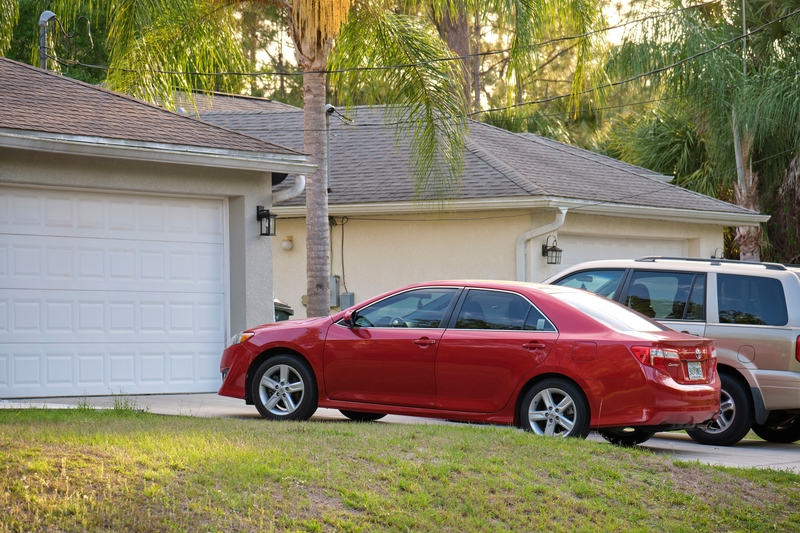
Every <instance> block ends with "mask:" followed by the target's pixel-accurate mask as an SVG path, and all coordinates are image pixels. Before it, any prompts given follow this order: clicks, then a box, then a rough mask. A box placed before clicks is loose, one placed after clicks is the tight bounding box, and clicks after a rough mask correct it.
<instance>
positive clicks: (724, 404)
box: [686, 374, 754, 446]
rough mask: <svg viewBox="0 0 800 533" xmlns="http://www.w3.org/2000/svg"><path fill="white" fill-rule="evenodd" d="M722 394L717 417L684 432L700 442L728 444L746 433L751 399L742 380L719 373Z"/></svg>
mask: <svg viewBox="0 0 800 533" xmlns="http://www.w3.org/2000/svg"><path fill="white" fill-rule="evenodd" d="M720 378H721V380H722V395H721V398H720V406H719V411H720V412H719V418H718V419H717V421H716V422H712V423H710V424H709V425H708V427H706V428H702V429H701V428H697V429H693V430H690V431H687V432H686V433H688V434H689V436H690V437H691V438H692V440H693V441H695V442H699V443H700V444H711V445H715V446H730V445H732V444H736V443H737V442H739V441H740V440H742V439H743V438H744V436H745V435H747V432H748V431H750V428H751V427H752V426H753V421H754V416H753V401H752V400H751V399H750V392H749V391H748V390H747V388H745V386H744V385H742V382H741V381H739V380H738V379H736V378H735V377H733V376H729V375H727V374H721V375H720Z"/></svg>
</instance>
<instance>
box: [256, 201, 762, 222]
mask: <svg viewBox="0 0 800 533" xmlns="http://www.w3.org/2000/svg"><path fill="white" fill-rule="evenodd" d="M426 205H430V203H427V202H409V201H404V202H375V203H347V204H330V205H329V206H328V213H329V214H330V215H331V216H343V215H348V216H355V215H412V214H420V213H424V212H425V211H426V209H425V206H426ZM559 207H566V208H568V209H570V211H571V212H573V213H574V212H576V211H577V212H580V213H591V214H597V215H605V216H613V217H623V218H645V219H651V220H653V219H654V220H667V221H673V222H675V221H678V222H689V223H698V224H718V225H720V226H755V225H758V224H761V223H763V222H766V221H767V220H769V218H770V217H769V215H759V214H755V213H730V212H723V211H698V210H690V209H676V208H667V207H650V206H639V205H630V204H609V203H598V202H592V201H587V200H576V199H573V198H558V197H552V196H533V197H531V196H525V197H507V198H474V199H462V200H454V201H450V202H447V204H446V208H447V209H448V210H451V211H462V212H463V211H494V210H503V209H538V210H552V209H557V208H559ZM272 210H273V211H274V212H275V213H277V214H278V215H279V216H283V217H292V216H305V214H306V206H305V205H287V206H275V207H273V209H272Z"/></svg>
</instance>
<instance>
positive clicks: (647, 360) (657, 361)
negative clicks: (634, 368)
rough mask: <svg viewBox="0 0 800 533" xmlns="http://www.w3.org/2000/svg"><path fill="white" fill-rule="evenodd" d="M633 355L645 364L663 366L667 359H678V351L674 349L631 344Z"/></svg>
mask: <svg viewBox="0 0 800 533" xmlns="http://www.w3.org/2000/svg"><path fill="white" fill-rule="evenodd" d="M631 351H632V352H633V355H635V356H636V358H637V359H638V360H639V361H640V362H642V363H643V364H645V365H647V366H652V367H661V368H662V369H663V368H664V365H665V362H666V360H667V359H674V360H676V361H677V360H679V359H680V357H679V356H678V352H677V351H676V350H670V349H664V348H654V347H652V346H633V347H632V348H631Z"/></svg>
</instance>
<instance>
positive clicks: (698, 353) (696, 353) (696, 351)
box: [694, 348, 703, 359]
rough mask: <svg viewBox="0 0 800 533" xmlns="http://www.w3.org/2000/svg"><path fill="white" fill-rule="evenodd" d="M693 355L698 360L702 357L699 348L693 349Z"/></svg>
mask: <svg viewBox="0 0 800 533" xmlns="http://www.w3.org/2000/svg"><path fill="white" fill-rule="evenodd" d="M694 355H695V357H697V358H698V359H700V358H701V357H703V354H702V353H700V348H695V349H694Z"/></svg>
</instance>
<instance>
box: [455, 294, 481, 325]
mask: <svg viewBox="0 0 800 533" xmlns="http://www.w3.org/2000/svg"><path fill="white" fill-rule="evenodd" d="M456 327H457V328H466V329H483V328H484V327H486V315H484V314H483V307H481V304H479V303H478V302H476V301H474V300H473V301H469V302H467V303H466V304H464V309H463V310H462V311H461V318H460V319H459V320H458V323H457V324H456Z"/></svg>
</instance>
